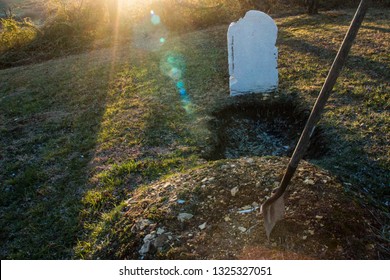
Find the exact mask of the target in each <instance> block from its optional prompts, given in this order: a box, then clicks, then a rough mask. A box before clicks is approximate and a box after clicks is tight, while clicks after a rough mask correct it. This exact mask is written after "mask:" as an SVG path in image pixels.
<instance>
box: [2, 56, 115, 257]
mask: <svg viewBox="0 0 390 280" xmlns="http://www.w3.org/2000/svg"><path fill="white" fill-rule="evenodd" d="M90 55H91V56H93V55H97V54H94V53H91V54H90ZM87 56H88V57H89V55H87ZM74 58H75V57H70V58H69V59H71V60H72V59H73V60H75V59H74ZM79 59H80V60H82V61H83V60H87V61H84V63H83V62H81V61H79ZM94 59H96V57H91V58H85V57H78V59H76V60H75V61H73V62H69V61H67V60H66V61H65V60H64V61H61V60H60V61H51V62H48V63H47V64H42V65H39V64H38V65H32V66H31V68H30V69H29V68H27V69H24V70H20V72H18V74H17V75H21V77H24V75H27V77H30V76H29V75H31V77H30V78H29V79H30V82H29V84H28V85H23V84H18V83H17V82H16V80H14V78H15V76H10V77H9V78H8V79H5V81H4V84H5V85H6V87H3V88H2V92H1V93H0V98H1V102H0V111H1V114H0V116H1V118H2V119H3V120H4V121H5V122H4V123H3V124H2V126H1V146H2V147H3V149H2V151H1V156H0V182H1V184H0V185H1V192H2V195H1V200H0V202H1V209H0V228H1V231H0V232H1V234H0V243H1V246H0V256H1V258H2V259H69V258H72V256H73V247H74V246H75V244H76V243H77V238H78V234H79V233H80V231H81V229H82V224H81V222H80V220H79V215H80V211H81V210H82V208H83V204H82V202H81V201H82V197H83V193H84V191H85V189H86V186H87V185H88V179H89V178H88V175H89V174H88V172H89V169H88V166H89V163H90V161H91V159H92V157H93V150H94V149H95V147H96V143H97V138H98V135H99V130H100V128H101V123H102V118H103V116H104V113H105V108H106V102H107V93H108V90H109V84H110V77H111V75H112V73H113V72H110V70H111V69H110V67H107V69H105V68H94V65H91V67H89V63H91V64H94V63H93V60H94ZM98 59H101V58H98ZM109 63H110V62H108V64H109ZM95 66H96V65H95ZM29 67H30V66H29ZM34 68H36V69H34ZM45 69H46V72H42V71H45ZM112 70H113V71H114V72H115V67H113V68H112ZM7 71H13V70H7ZM53 73H55V74H53ZM3 77H5V76H4V75H3ZM74 85H77V88H75V87H74ZM83 87H86V88H84V90H83ZM91 87H92V88H91ZM17 91H20V92H19V93H18V92H17ZM17 93H18V94H17Z"/></svg>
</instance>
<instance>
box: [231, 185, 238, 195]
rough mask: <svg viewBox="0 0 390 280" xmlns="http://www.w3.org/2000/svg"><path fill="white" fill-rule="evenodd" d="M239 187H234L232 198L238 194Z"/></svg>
mask: <svg viewBox="0 0 390 280" xmlns="http://www.w3.org/2000/svg"><path fill="white" fill-rule="evenodd" d="M238 190H239V189H238V187H234V188H232V189H231V190H230V193H231V194H232V196H236V194H237V193H238Z"/></svg>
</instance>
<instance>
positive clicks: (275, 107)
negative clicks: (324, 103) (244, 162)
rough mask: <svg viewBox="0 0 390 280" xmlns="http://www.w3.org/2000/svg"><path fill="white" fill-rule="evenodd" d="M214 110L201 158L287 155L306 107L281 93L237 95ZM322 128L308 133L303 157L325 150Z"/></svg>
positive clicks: (316, 156) (321, 154)
mask: <svg viewBox="0 0 390 280" xmlns="http://www.w3.org/2000/svg"><path fill="white" fill-rule="evenodd" d="M232 102H233V103H232V104H227V105H226V104H223V105H222V106H223V107H222V108H221V109H216V110H215V111H214V112H213V113H212V116H213V118H212V119H211V121H210V123H209V130H210V131H211V132H213V134H214V135H213V137H211V139H210V140H211V141H210V143H209V148H207V149H208V152H207V153H205V155H204V158H205V159H212V160H216V159H223V158H229V159H232V158H240V157H245V156H291V155H292V152H293V150H294V147H295V146H296V144H297V142H298V139H299V136H300V134H301V132H302V130H303V127H304V125H305V123H306V120H307V118H308V117H309V114H310V108H309V107H307V106H305V104H304V103H303V102H302V101H301V100H297V99H292V98H288V97H286V96H284V95H282V96H278V97H275V96H273V95H271V96H270V97H268V96H267V95H266V97H262V98H256V96H248V97H246V96H241V97H238V98H235V99H234V101H232ZM327 146H328V143H327V139H326V137H325V136H324V134H323V132H322V127H320V126H317V127H316V128H315V130H314V131H313V133H312V137H311V141H310V145H309V147H308V150H307V152H306V155H305V158H306V159H318V158H320V157H322V156H323V155H325V154H326V152H327V150H328V147H327Z"/></svg>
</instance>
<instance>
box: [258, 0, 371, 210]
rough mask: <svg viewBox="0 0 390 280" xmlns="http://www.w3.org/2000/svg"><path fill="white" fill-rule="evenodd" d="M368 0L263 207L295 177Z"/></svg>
mask: <svg viewBox="0 0 390 280" xmlns="http://www.w3.org/2000/svg"><path fill="white" fill-rule="evenodd" d="M367 2H368V1H367V0H361V1H360V4H359V7H358V9H357V11H356V13H355V16H354V18H353V20H352V22H351V25H350V26H349V29H348V32H347V34H346V35H345V37H344V40H343V43H342V44H341V47H340V49H339V51H338V53H337V55H336V58H335V60H334V62H333V64H332V67H331V68H330V71H329V73H328V76H327V77H326V80H325V83H324V85H323V86H322V89H321V91H320V94H319V95H318V98H317V100H316V103H315V104H314V107H313V110H312V111H311V114H310V116H309V119H308V120H307V122H306V125H305V128H304V129H303V132H302V134H301V137H300V138H299V141H298V144H297V146H296V147H295V150H294V153H293V155H292V157H291V159H290V162H289V163H288V166H287V169H286V171H285V173H284V176H283V179H282V181H281V183H280V185H279V188H278V189H277V190H276V192H275V193H274V195H273V196H271V197H270V198H269V199H268V200H267V201H265V202H264V204H263V205H262V208H263V207H267V206H269V205H270V204H272V203H274V202H275V201H276V200H277V199H278V198H280V197H281V196H282V195H283V193H284V192H285V191H286V189H287V186H288V184H289V182H290V180H291V178H292V177H293V175H294V173H295V170H296V169H297V167H298V164H299V161H300V160H301V158H302V157H303V155H304V153H305V151H306V149H307V146H308V144H309V140H310V134H311V132H312V130H313V128H314V126H315V125H316V123H317V122H318V121H319V119H320V117H321V113H322V111H323V110H324V107H325V104H326V101H327V100H328V98H329V96H330V93H331V91H332V89H333V86H334V84H335V83H336V80H337V78H338V76H339V74H340V71H341V69H342V68H343V66H344V63H345V60H346V59H347V56H348V53H349V51H350V49H351V46H352V43H353V41H354V39H355V37H356V35H357V33H358V31H359V28H360V25H361V24H362V21H363V19H364V16H365V14H366V11H367V8H368V4H367Z"/></svg>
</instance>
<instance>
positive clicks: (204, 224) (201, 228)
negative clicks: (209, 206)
mask: <svg viewBox="0 0 390 280" xmlns="http://www.w3.org/2000/svg"><path fill="white" fill-rule="evenodd" d="M206 225H207V222H205V223H203V224H201V225H200V226H199V229H200V230H204V229H205V228H206Z"/></svg>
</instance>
